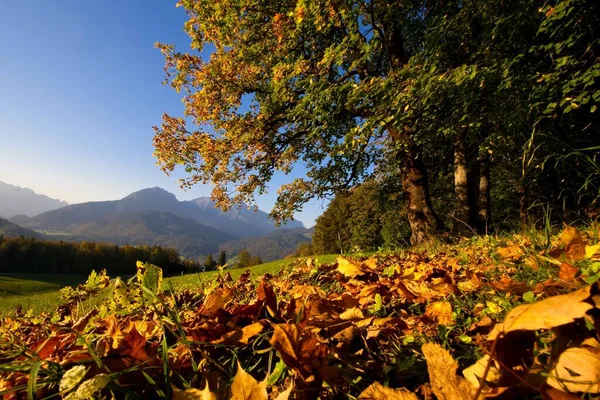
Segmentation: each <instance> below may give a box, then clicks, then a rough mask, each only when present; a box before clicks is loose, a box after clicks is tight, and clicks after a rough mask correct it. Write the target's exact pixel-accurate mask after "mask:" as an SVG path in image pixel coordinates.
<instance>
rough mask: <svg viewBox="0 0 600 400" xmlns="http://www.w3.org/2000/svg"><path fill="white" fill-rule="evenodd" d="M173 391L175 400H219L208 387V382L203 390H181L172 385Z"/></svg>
mask: <svg viewBox="0 0 600 400" xmlns="http://www.w3.org/2000/svg"><path fill="white" fill-rule="evenodd" d="M171 388H172V389H173V395H172V399H173V400H217V399H218V398H217V395H216V394H215V393H213V392H211V391H210V389H209V387H208V382H206V386H205V387H204V389H202V390H198V389H185V390H180V389H177V388H176V387H175V386H173V385H171Z"/></svg>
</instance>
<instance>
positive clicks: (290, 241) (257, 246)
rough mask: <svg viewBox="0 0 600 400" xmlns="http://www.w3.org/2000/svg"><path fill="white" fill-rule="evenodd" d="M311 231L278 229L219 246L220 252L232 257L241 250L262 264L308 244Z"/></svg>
mask: <svg viewBox="0 0 600 400" xmlns="http://www.w3.org/2000/svg"><path fill="white" fill-rule="evenodd" d="M311 236H312V230H311V229H304V228H294V229H280V230H277V231H275V232H271V233H269V234H268V235H265V236H260V237H252V238H244V239H239V240H232V241H230V242H227V243H224V244H222V245H221V250H225V251H226V252H227V256H228V257H233V256H235V255H236V254H238V253H239V252H240V251H242V250H243V249H246V250H248V252H249V253H250V254H251V255H253V256H259V257H260V258H261V260H262V261H263V262H268V261H273V260H279V259H281V258H285V257H286V256H288V255H290V254H291V253H293V252H294V250H296V247H298V245H299V244H300V243H310V242H311Z"/></svg>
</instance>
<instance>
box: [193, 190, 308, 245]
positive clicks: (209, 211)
mask: <svg viewBox="0 0 600 400" xmlns="http://www.w3.org/2000/svg"><path fill="white" fill-rule="evenodd" d="M185 203H188V204H189V205H190V206H192V207H193V209H196V210H198V209H199V210H201V211H202V218H203V221H202V222H204V223H206V224H209V225H213V226H217V227H218V228H219V229H221V230H224V231H231V232H235V233H237V234H238V235H239V236H243V237H249V236H260V235H266V234H268V233H270V232H273V231H276V230H278V229H291V228H304V225H303V224H302V222H300V221H288V222H287V223H286V224H285V225H282V228H277V227H276V226H275V222H274V221H273V220H272V219H270V218H269V214H267V213H266V212H264V211H261V210H256V211H255V210H254V209H252V208H251V209H248V207H247V206H246V205H242V206H241V207H237V206H234V207H232V208H231V209H230V210H228V211H221V210H220V209H218V208H217V207H216V206H215V203H214V202H213V201H212V200H211V199H210V198H209V197H199V198H197V199H195V200H191V201H188V202H185ZM217 224H218V225H217Z"/></svg>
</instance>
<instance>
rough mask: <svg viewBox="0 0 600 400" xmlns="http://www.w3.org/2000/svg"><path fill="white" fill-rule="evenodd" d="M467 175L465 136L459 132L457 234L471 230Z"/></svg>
mask: <svg viewBox="0 0 600 400" xmlns="http://www.w3.org/2000/svg"><path fill="white" fill-rule="evenodd" d="M467 175H468V171H467V154H466V146H465V136H464V134H459V135H457V137H456V138H455V141H454V192H455V194H456V210H455V216H454V217H455V219H456V220H455V221H454V232H455V233H457V234H464V233H466V232H467V231H469V220H470V218H469V216H470V213H471V207H470V205H469V185H468V178H467Z"/></svg>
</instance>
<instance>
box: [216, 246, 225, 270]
mask: <svg viewBox="0 0 600 400" xmlns="http://www.w3.org/2000/svg"><path fill="white" fill-rule="evenodd" d="M226 263H227V254H226V253H225V250H221V251H220V252H219V261H217V265H218V266H220V267H222V266H223V265H225V264H226Z"/></svg>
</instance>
